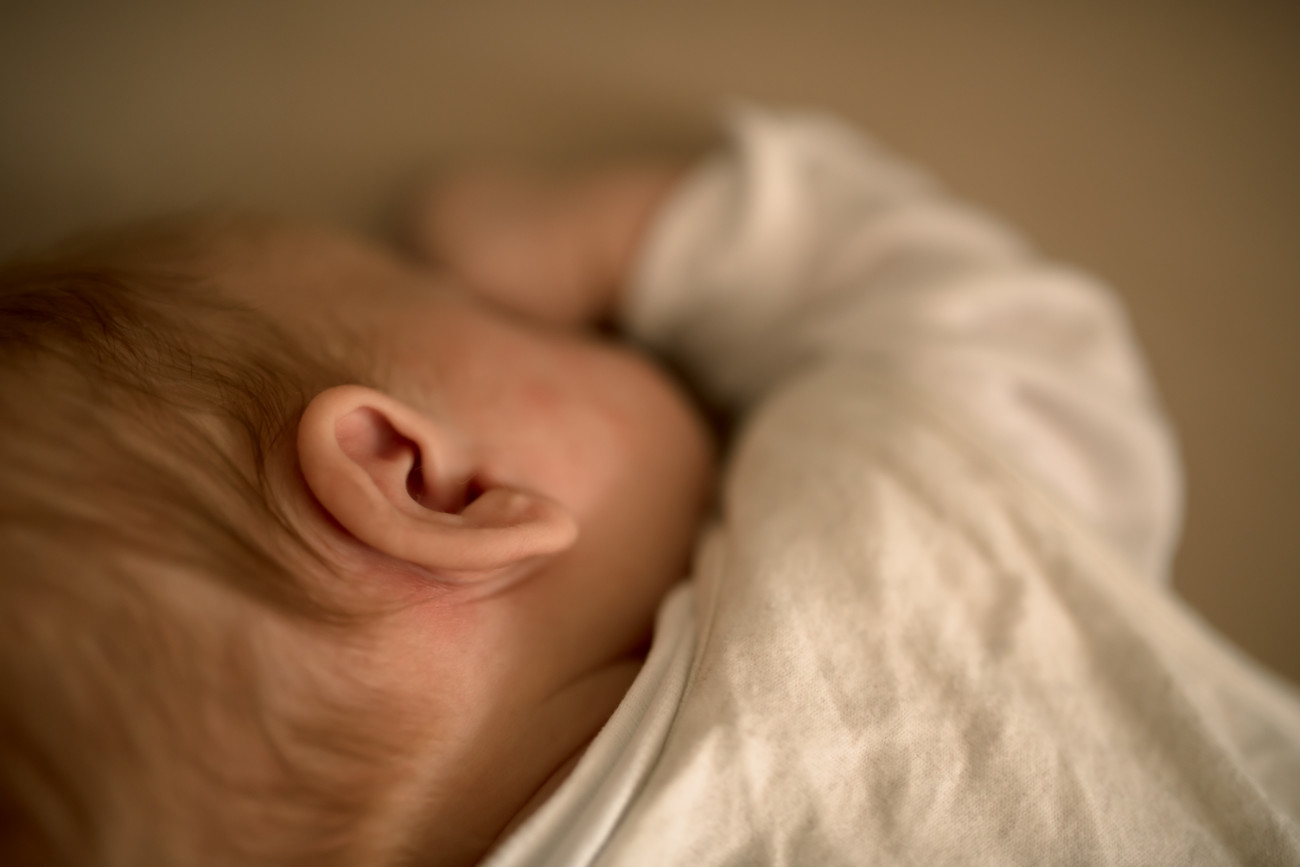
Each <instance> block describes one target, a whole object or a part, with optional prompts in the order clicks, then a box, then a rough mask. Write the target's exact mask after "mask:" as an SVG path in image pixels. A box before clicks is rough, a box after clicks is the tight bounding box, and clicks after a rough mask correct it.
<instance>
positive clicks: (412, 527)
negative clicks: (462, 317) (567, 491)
mask: <svg viewBox="0 0 1300 867" xmlns="http://www.w3.org/2000/svg"><path fill="white" fill-rule="evenodd" d="M360 408H368V409H370V410H372V411H374V412H375V413H377V414H378V415H379V416H381V417H382V418H383V419H384V420H386V422H387V423H388V424H390V425H392V428H393V430H394V431H396V432H397V433H398V434H399V435H400V436H401V437H403V438H405V439H407V440H409V441H410V442H412V443H414V444H415V446H416V447H417V448H418V449H420V451H421V453H422V454H423V453H425V452H428V453H430V454H432V456H433V459H434V460H435V461H437V462H438V464H439V465H440V466H442V465H449V466H453V467H455V469H454V470H453V471H450V473H451V474H453V475H454V474H460V475H462V477H465V478H467V477H469V475H470V474H471V471H473V470H474V469H476V468H474V467H472V466H470V461H469V459H468V455H466V454H464V451H463V449H461V448H458V447H457V444H456V442H455V440H454V438H453V437H452V436H451V435H450V434H449V433H448V432H447V431H446V430H445V428H443V427H442V426H440V425H439V424H437V423H435V422H433V421H432V420H431V419H429V418H428V417H427V416H425V415H423V414H422V413H419V412H418V411H416V410H414V409H412V408H411V407H408V406H407V405H405V404H403V403H401V402H400V401H398V400H396V399H394V398H392V397H390V396H388V395H386V394H384V393H383V392H380V391H377V390H375V389H372V388H368V387H365V386H360V385H341V386H335V387H333V388H329V389H326V390H325V391H323V392H321V393H320V394H318V395H316V396H315V397H314V398H313V399H312V400H311V401H310V402H309V403H308V405H307V407H306V409H305V410H304V411H303V414H302V417H301V418H300V420H299V423H298V463H299V468H300V470H301V472H302V475H303V478H304V479H305V480H306V482H307V487H308V488H309V489H310V490H311V492H312V494H313V496H315V498H316V499H317V501H318V502H319V503H320V504H321V506H322V507H324V509H325V511H326V512H328V513H329V514H330V515H331V516H332V517H333V518H334V520H335V521H337V522H338V523H339V524H340V525H341V526H342V527H343V529H344V530H346V531H347V532H348V533H349V534H351V535H352V536H353V537H355V538H356V539H357V540H358V541H360V542H361V543H362V544H364V545H367V546H369V547H371V548H374V549H375V550H377V551H380V552H382V553H384V554H387V555H389V556H391V557H395V558H397V559H399V560H404V561H407V562H410V563H412V564H414V565H417V566H420V567H422V568H423V569H425V570H427V571H429V572H431V573H433V574H435V575H438V576H440V577H442V578H445V579H446V580H447V581H449V582H450V583H468V582H470V581H476V580H481V579H483V578H486V577H496V576H498V575H500V573H502V572H503V571H505V570H511V569H514V568H517V567H521V566H525V565H528V564H530V563H533V562H536V561H539V560H540V559H542V558H549V557H551V556H554V555H556V554H559V553H560V552H562V551H564V550H566V549H568V548H569V547H571V546H572V545H573V544H574V542H575V541H576V540H577V536H578V525H577V521H576V520H575V519H574V516H573V515H572V514H571V513H570V512H569V511H568V510H567V509H566V508H564V506H562V505H561V504H560V503H558V502H556V501H555V500H553V499H551V498H549V497H546V496H545V495H543V494H540V493H538V492H535V491H527V490H523V489H520V488H517V487H512V486H509V485H505V484H499V483H496V482H494V481H493V480H492V479H491V478H490V476H487V475H486V474H483V473H475V475H478V476H479V477H480V478H481V479H482V480H483V493H482V494H481V495H480V496H479V497H478V498H477V499H475V500H474V502H472V503H470V504H469V505H468V506H467V507H466V508H465V509H464V510H463V511H461V512H460V513H458V514H457V513H450V512H445V511H439V510H437V509H434V508H429V507H426V506H423V505H421V504H420V503H417V502H416V501H415V500H413V499H411V498H409V496H407V495H406V494H405V486H404V485H400V486H396V489H399V490H401V492H402V493H401V495H395V494H394V493H392V492H393V491H394V490H395V486H394V485H393V484H392V483H391V480H378V481H377V480H376V478H374V477H373V476H372V475H371V472H372V471H368V470H367V468H366V467H363V466H362V465H361V464H359V463H358V462H357V461H356V460H355V459H354V458H353V457H351V456H349V455H348V454H347V453H346V451H345V450H344V448H343V446H342V445H341V444H340V443H339V440H338V435H337V426H338V422H339V420H340V419H342V418H343V417H345V416H347V415H349V414H351V413H352V412H353V411H355V410H357V409H360ZM447 474H448V472H444V473H443V475H447ZM385 489H387V491H388V492H387V493H386V490H385Z"/></svg>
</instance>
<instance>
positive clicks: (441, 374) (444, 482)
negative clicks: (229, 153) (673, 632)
mask: <svg viewBox="0 0 1300 867" xmlns="http://www.w3.org/2000/svg"><path fill="white" fill-rule="evenodd" d="M0 423H2V424H3V426H4V428H3V435H0V512H2V513H3V525H2V526H0V558H3V562H4V564H5V567H4V573H3V576H2V577H0V731H2V732H3V735H2V736H0V835H2V836H0V840H2V842H0V860H3V861H4V863H28V862H31V863H59V864H61V863H68V864H74V863H75V864H87V863H106V864H146V863H147V864H154V863H187V864H189V863H238V864H255V863H276V864H287V863H299V862H301V863H304V864H306V863H310V864H313V865H320V864H330V863H408V862H409V863H467V862H472V861H473V860H475V859H477V858H478V857H480V856H481V855H482V854H483V853H484V852H485V851H486V850H487V849H488V848H489V847H490V846H491V844H492V842H493V841H494V839H496V837H497V836H498V835H499V834H500V833H501V831H502V830H503V829H504V828H505V827H506V826H507V825H509V824H510V823H511V822H512V821H513V820H515V819H517V818H518V817H519V816H520V815H521V814H523V813H525V812H526V811H527V810H529V809H531V808H532V807H533V806H536V803H537V802H538V801H539V800H540V799H542V798H544V796H545V793H546V792H548V791H549V786H550V785H553V784H554V782H555V781H557V780H558V779H560V778H562V776H563V774H564V773H565V772H566V771H567V769H568V767H569V766H570V765H571V763H572V760H574V759H575V758H576V756H577V755H579V754H580V753H581V750H582V749H583V747H584V746H585V745H586V744H587V743H588V742H589V741H590V739H591V738H592V737H593V736H594V735H595V733H596V731H597V730H598V729H599V727H600V726H601V725H602V724H603V723H604V721H605V720H606V719H607V718H608V716H609V714H610V713H611V712H612V710H613V709H614V707H615V705H616V704H617V703H618V701H619V700H620V699H621V698H622V695H623V693H624V692H625V691H626V689H627V687H628V685H629V684H630V682H631V679H632V677H633V676H634V675H635V673H636V671H637V670H638V668H639V658H638V653H639V652H640V651H641V650H643V648H644V644H645V641H646V639H647V637H648V634H649V630H650V627H651V621H652V617H653V614H654V611H655V608H656V606H657V604H658V602H659V600H660V599H661V597H662V596H663V594H664V593H665V591H666V590H667V589H668V587H669V586H670V585H671V584H672V583H673V582H674V581H675V580H676V579H678V578H679V577H681V576H682V575H683V574H684V569H685V566H686V561H687V558H688V556H689V551H690V546H691V541H692V538H693V534H694V531H695V527H696V522H697V520H698V518H699V514H700V509H701V507H702V505H703V501H704V498H705V496H706V495H707V486H708V480H709V460H710V449H709V446H708V440H707V437H706V435H705V433H704V430H703V428H702V426H701V424H700V423H699V421H698V419H697V417H696V416H695V414H694V413H693V412H692V411H691V409H690V407H689V405H688V404H687V403H686V402H685V401H684V400H683V399H682V397H681V396H680V394H679V393H678V392H677V391H676V390H675V389H674V388H673V387H672V386H671V385H670V384H669V383H668V382H667V381H666V380H665V379H664V378H663V377H662V375H661V374H659V373H658V372H657V371H656V370H655V369H654V368H653V367H651V366H650V365H648V364H647V363H645V362H644V361H642V360H641V359H639V358H638V357H636V356H634V355H633V354H631V353H629V352H627V351H626V350H624V349H621V348H618V347H615V346H612V345H608V344H604V343H599V342H596V341H594V340H590V339H587V338H583V337H579V336H576V335H571V334H568V333H561V332H558V331H550V330H544V329H540V328H536V327H533V326H531V325H528V324H526V323H523V322H519V321H516V320H514V319H511V318H510V317H508V316H506V315H504V314H502V313H499V312H496V311H494V310H492V309H490V308H488V307H486V306H483V305H481V304H479V303H478V302H476V301H475V300H474V299H472V298H470V297H468V296H467V295H465V294H464V293H462V292H459V291H457V290H456V289H455V288H454V287H452V286H450V285H448V284H447V283H445V282H441V281H439V279H438V278H437V277H436V276H434V275H432V274H430V273H429V272H425V271H421V270H419V269H416V268H413V267H409V266H407V265H405V264H403V263H401V262H399V261H398V260H397V259H395V258H393V257H390V256H387V255H385V254H383V253H382V252H380V251H377V250H375V249H372V248H370V247H368V246H365V245H363V244H360V243H358V242H354V241H352V240H349V239H346V238H342V237H339V236H336V235H332V234H329V233H326V232H322V231H317V230H306V229H299V228H291V227H286V226H282V225H279V224H273V223H269V222H265V221H258V222H251V221H224V220H209V221H205V222H198V223H194V224H189V225H186V226H184V227H179V226H173V227H170V228H155V229H152V230H148V231H143V232H138V233H134V234H132V235H129V236H120V237H117V238H113V239H111V240H104V241H101V242H98V243H96V244H94V245H90V246H83V247H81V248H78V249H76V250H68V251H64V252H63V253H61V254H59V255H58V256H54V257H50V258H47V259H44V260H34V261H31V262H28V263H25V264H21V265H16V266H13V267H10V268H9V269H7V270H5V271H4V272H3V273H0Z"/></svg>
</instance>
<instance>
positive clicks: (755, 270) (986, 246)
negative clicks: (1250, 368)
mask: <svg viewBox="0 0 1300 867" xmlns="http://www.w3.org/2000/svg"><path fill="white" fill-rule="evenodd" d="M637 189H638V188H637V186H636V185H629V186H628V200H626V201H624V202H622V203H621V204H619V205H618V206H617V207H614V205H613V204H612V203H617V202H618V197H617V196H610V197H608V198H606V199H604V201H605V202H606V206H607V207H612V208H613V210H612V211H610V212H606V213H604V214H601V215H600V216H597V214H600V209H599V208H594V207H593V208H591V209H590V210H587V211H585V213H586V214H587V215H588V216H587V222H586V223H585V224H584V223H583V222H582V221H577V222H572V221H571V222H569V223H567V225H568V226H569V230H572V231H573V232H574V233H575V235H576V236H584V237H586V238H587V239H588V240H587V242H586V243H587V244H589V245H590V246H591V249H590V250H589V252H588V253H587V255H590V256H596V254H595V253H594V252H592V250H594V249H595V248H599V247H600V243H599V242H598V241H597V240H596V239H598V238H599V237H600V236H601V232H602V231H604V230H603V228H602V224H603V222H604V221H608V222H610V223H611V224H619V223H620V220H619V219H618V218H617V217H616V214H617V213H618V212H619V210H620V208H621V209H625V212H626V214H628V215H631V214H636V219H632V218H631V217H630V216H629V217H627V218H626V220H625V221H624V222H622V223H621V224H622V225H625V226H635V227H638V228H639V227H640V226H641V225H643V224H644V223H645V219H646V211H645V210H644V208H653V207H654V206H655V205H656V204H657V203H658V201H659V198H658V197H659V196H660V195H662V191H661V189H662V188H661V189H660V190H659V191H657V192H656V194H655V195H654V196H649V195H646V194H645V189H646V188H645V187H642V188H640V192H637ZM580 224H581V226H582V227H581V228H580V227H579V226H580ZM552 231H555V230H552ZM631 246H634V244H633V245H631ZM479 252H482V250H480V251H479ZM453 261H454V257H453ZM522 261H523V257H520V259H519V262H522ZM607 261H608V260H607ZM621 261H622V263H624V264H625V265H626V264H627V263H629V262H630V263H631V267H632V269H633V272H634V273H632V275H631V278H630V280H629V282H630V283H631V286H630V288H629V290H628V291H629V296H628V297H627V298H626V299H624V300H623V305H624V307H623V312H624V315H625V319H626V321H627V323H628V324H629V326H630V328H631V330H632V331H633V332H634V333H636V334H637V335H638V336H639V337H641V338H643V339H645V340H647V341H649V342H651V343H652V344H654V345H655V346H657V347H658V348H659V349H661V350H662V351H664V352H665V353H667V354H669V355H671V356H673V357H674V358H676V359H677V360H678V361H679V362H681V363H682V364H683V365H684V366H685V367H686V368H687V369H688V370H690V371H691V372H692V373H693V374H694V375H695V376H697V377H698V378H699V380H700V381H701V384H702V385H703V386H704V387H705V389H706V391H707V393H708V394H709V395H710V396H711V397H712V398H714V399H715V400H717V401H719V402H721V403H724V404H727V405H729V406H732V407H736V408H743V407H745V406H747V405H749V404H751V403H752V402H753V401H755V400H756V399H758V398H760V397H761V396H762V395H763V394H765V393H766V392H767V391H769V390H770V389H772V388H774V387H776V386H778V385H779V384H780V383H781V382H782V381H784V380H786V379H787V378H789V377H790V376H792V375H794V374H796V373H798V372H799V371H801V370H805V369H807V368H809V367H813V366H817V365H820V364H824V363H830V362H848V363H852V364H856V365H861V366H863V367H865V368H869V369H871V370H872V371H873V372H875V373H878V374H879V376H880V379H881V381H882V382H892V383H894V384H895V386H898V387H901V388H903V389H905V390H906V391H907V392H908V393H909V394H911V395H913V396H914V397H916V398H919V399H921V400H923V401H925V402H926V403H928V404H929V405H930V406H932V407H934V408H936V409H937V410H938V411H939V412H941V413H943V414H944V415H945V416H946V417H947V418H948V419H949V420H950V421H951V422H952V423H953V424H955V425H957V426H959V427H960V429H962V430H963V431H965V432H967V433H968V434H969V436H970V437H971V438H972V439H973V440H976V441H978V442H981V443H984V444H985V445H986V447H987V448H988V449H989V450H990V451H991V452H993V453H996V454H997V456H998V457H999V458H1000V459H1002V460H1003V461H1004V462H1005V463H1007V464H1009V465H1011V466H1013V467H1015V468H1016V469H1017V470H1018V471H1020V472H1021V473H1022V474H1024V475H1025V476H1028V477H1030V478H1032V479H1035V480H1036V481H1037V482H1038V483H1039V484H1040V486H1041V487H1043V488H1044V489H1045V490H1047V491H1048V492H1049V493H1051V494H1052V495H1054V496H1056V497H1058V498H1059V499H1060V500H1062V501H1064V502H1065V503H1067V504H1068V505H1069V506H1070V507H1072V508H1073V509H1074V510H1075V511H1076V512H1077V513H1079V514H1080V515H1081V516H1082V518H1083V519H1084V520H1085V521H1087V522H1088V523H1090V524H1091V525H1092V526H1093V527H1094V528H1096V529H1097V530H1098V531H1099V532H1100V533H1101V534H1102V535H1103V536H1104V537H1106V538H1108V539H1109V540H1110V541H1111V542H1112V543H1113V544H1114V545H1115V547H1116V548H1118V549H1119V550H1120V551H1122V552H1123V553H1124V554H1126V555H1127V556H1128V557H1129V559H1130V560H1131V561H1133V562H1134V563H1135V564H1136V565H1137V566H1138V567H1139V569H1140V570H1142V571H1143V572H1144V573H1145V574H1147V575H1150V576H1152V577H1153V578H1160V577H1162V576H1163V575H1164V574H1165V570H1166V568H1167V566H1168V560H1169V557H1170V554H1171V552H1172V548H1173V544H1174V541H1175V538H1176V534H1177V528H1178V520H1179V511H1180V480H1179V476H1178V470H1177V465H1176V459H1175V454H1174V448H1173V443H1172V437H1171V435H1170V432H1169V430H1168V428H1167V426H1166V425H1165V422H1164V420H1163V417H1162V415H1161V413H1160V412H1159V409H1158V407H1157V406H1156V402H1155V398H1154V395H1153V393H1152V390H1151V388H1150V386H1149V383H1148V381H1147V377H1146V374H1145V371H1144V368H1143V365H1142V363H1141V360H1140V358H1139V356H1138V353H1137V351H1136V347H1135V346H1134V343H1133V341H1132V338H1131V335H1130V332H1129V328H1128V325H1127V322H1126V319H1125V317H1124V315H1123V312H1122V310H1121V308H1120V307H1119V305H1118V304H1117V302H1116V301H1115V299H1114V298H1113V297H1112V296H1111V294H1110V293H1109V292H1108V291H1106V290H1105V289H1104V288H1103V287H1101V286H1100V285H1099V284H1098V283H1097V282H1096V281H1095V280H1093V279H1091V278H1089V277H1087V276H1086V275H1083V274H1080V273H1078V272H1075V271H1072V270H1069V269H1064V268H1061V267H1058V266H1054V265H1051V264H1049V263H1047V262H1045V261H1043V260H1042V259H1040V258H1038V257H1036V256H1035V255H1034V254H1033V252H1032V251H1031V250H1030V249H1029V248H1028V247H1027V245H1026V244H1025V243H1024V242H1023V241H1022V240H1021V239H1020V238H1018V237H1017V236H1016V235H1014V234H1013V233H1011V232H1009V231H1007V230H1006V229H1005V228H1003V227H1002V226H1000V225H999V224H997V223H995V222H994V221H992V220H991V219H989V218H988V217H986V216H984V215H982V214H980V213H978V212H976V211H973V210H971V209H969V208H967V207H965V206H963V205H961V204H959V203H957V202H954V201H953V200H951V199H950V198H948V197H946V196H945V195H944V194H943V193H942V192H941V191H940V190H939V189H938V188H937V186H936V185H935V184H933V183H932V182H931V181H930V180H929V179H928V178H927V177H925V176H924V175H922V174H921V173H919V172H917V171H916V170H914V169H913V168H911V167H910V166H908V165H906V164H905V163H903V162H901V161H899V160H898V159H897V158H895V157H893V156H891V155H889V154H888V153H886V152H884V151H883V150H882V149H880V148H878V147H876V146H875V145H873V144H872V143H870V142H869V141H867V140H865V139H863V138H862V137H860V136H859V135H858V134H857V133H856V132H854V131H853V130H850V129H848V128H847V127H845V126H844V125H842V124H840V123H839V122H837V121H835V120H832V119H830V118H827V117H824V116H820V115H812V114H797V113H791V114H780V113H762V112H744V113H740V114H739V115H738V116H737V117H736V118H735V120H734V122H733V124H732V143H731V146H730V147H729V148H727V149H726V150H725V151H724V152H722V153H719V154H717V155H715V156H714V157H712V158H711V159H710V160H708V161H707V162H705V163H704V164H703V165H701V166H699V167H697V168H696V169H695V170H694V171H693V172H692V173H691V174H690V175H689V176H688V178H687V180H686V181H684V182H683V183H682V184H681V185H680V186H679V187H678V188H677V189H676V190H674V192H673V193H672V195H671V197H670V198H669V199H668V200H667V203H666V204H665V205H664V207H663V208H662V209H661V210H660V212H659V213H658V214H657V215H656V216H655V217H654V219H653V221H652V222H651V224H650V230H649V234H648V237H647V239H646V240H645V242H644V244H643V246H642V249H641V250H640V251H639V252H638V254H637V255H636V256H635V257H627V256H625V257H624V258H623V259H622V260H621ZM464 270H466V271H467V273H470V274H471V275H472V274H473V270H472V269H464ZM521 270H523V269H521ZM540 270H541V271H542V272H544V270H545V269H540ZM568 273H570V274H572V273H578V269H574V270H571V271H570V272H568ZM519 278H520V279H519V282H518V284H516V286H515V288H514V289H513V290H512V291H521V290H526V288H527V287H526V278H525V277H524V275H523V274H520V275H519ZM616 278H617V275H611V274H609V273H605V274H603V275H602V282H601V286H602V288H601V290H600V291H592V292H590V294H587V295H584V296H583V297H584V298H585V299H586V306H585V307H583V308H582V309H583V310H584V311H586V312H587V313H588V314H589V313H590V311H592V310H597V309H599V308H600V307H601V306H602V305H606V304H608V303H609V301H610V295H609V293H608V292H607V291H606V290H607V289H608V287H609V286H610V285H614V284H615V283H617V282H618V281H617V279H616ZM588 288H589V289H592V290H594V288H595V284H594V283H593V284H592V285H591V286H589V287H588ZM548 291H549V290H548ZM489 294H492V293H489ZM506 300H507V301H508V302H510V303H513V304H514V306H516V307H517V308H520V309H524V310H529V309H530V308H529V306H528V304H527V303H523V302H521V301H519V300H518V298H517V297H515V298H509V299H506ZM546 303H550V302H546ZM537 306H538V305H537V304H534V305H533V310H534V311H535V310H536V307H537ZM578 308H579V305H576V304H572V303H568V302H566V304H565V305H564V307H563V309H564V310H565V311H567V313H568V315H569V318H568V321H577V319H580V318H581V317H575V316H573V315H572V314H573V311H575V310H577V309H578ZM530 312H531V311H530ZM548 318H549V319H551V321H555V320H556V319H557V318H558V317H555V316H549V317H548Z"/></svg>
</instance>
